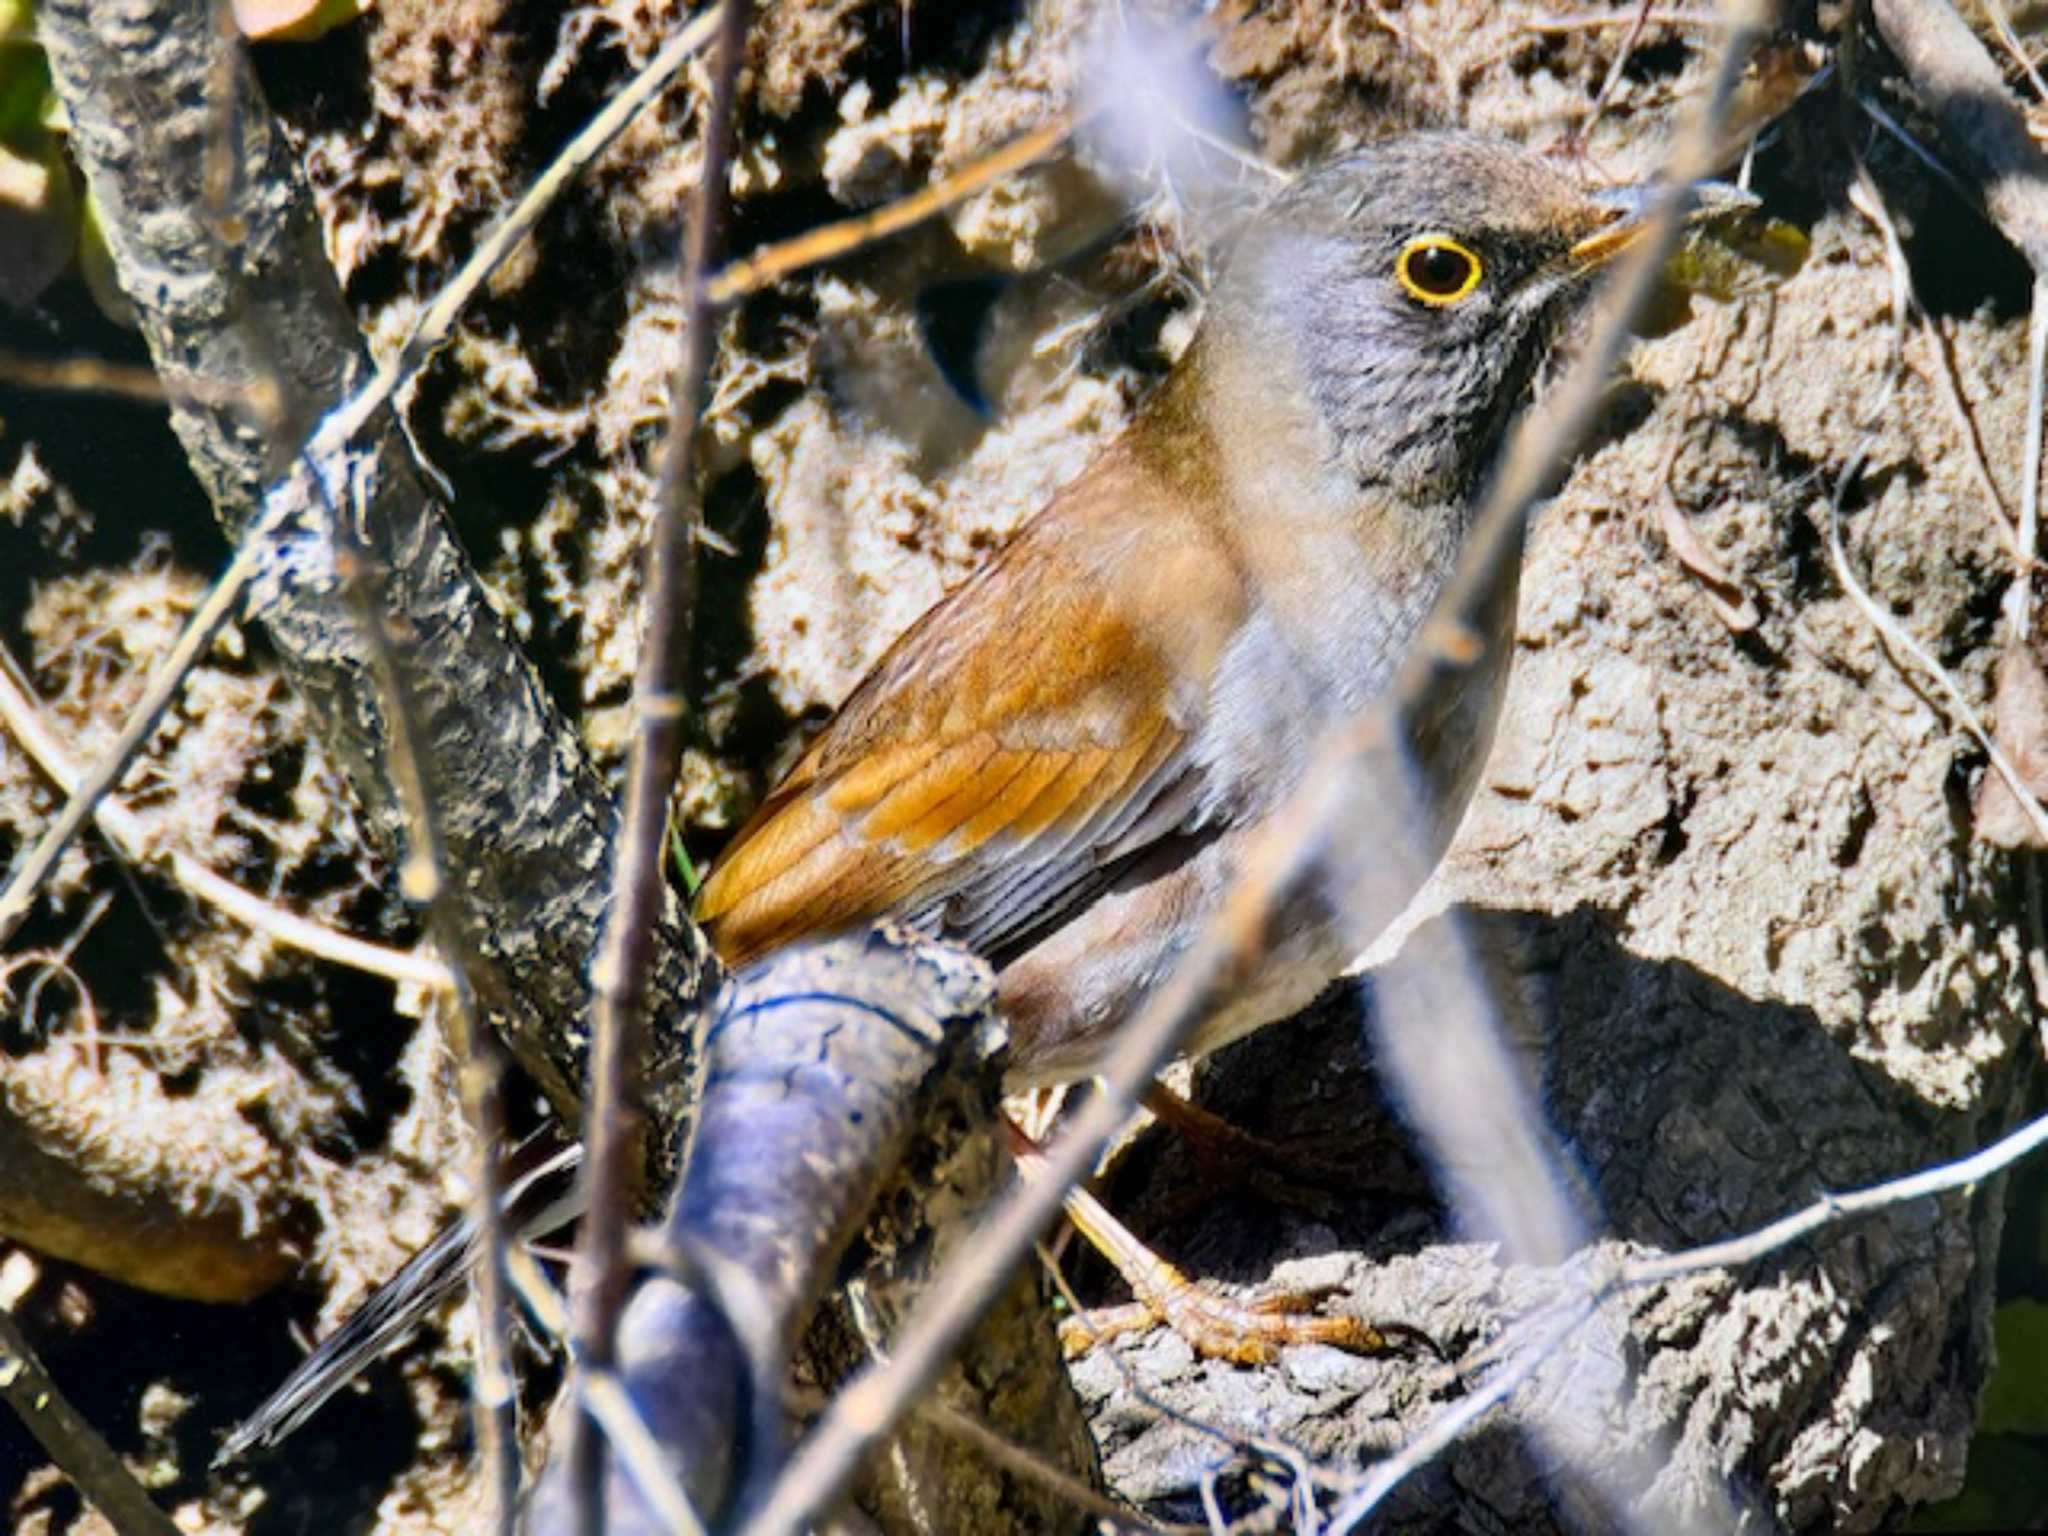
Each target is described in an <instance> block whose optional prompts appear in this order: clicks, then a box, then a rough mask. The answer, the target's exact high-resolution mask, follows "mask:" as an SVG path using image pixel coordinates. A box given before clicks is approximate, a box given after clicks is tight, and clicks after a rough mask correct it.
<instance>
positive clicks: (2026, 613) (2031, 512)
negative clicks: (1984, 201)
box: [2005, 268, 2048, 641]
mask: <svg viewBox="0 0 2048 1536" xmlns="http://www.w3.org/2000/svg"><path fill="white" fill-rule="evenodd" d="M2044 381H2048V270H2042V269H2038V268H2037V269H2036V270H2035V273H2034V294H2033V313H2032V315H2031V316H2030V317H2029V319H2028V322H2027V451H2026V464H2025V466H2024V468H2022V470H2021V471H2020V473H2021V474H2022V475H2023V476H2024V477H2025V479H2024V481H2023V482H2022V484H2021V486H2020V526H2019V536H2018V537H2019V554H2020V568H2019V570H2018V572H2017V573H2016V574H2015V575H2014V576H2013V582H2012V590H2011V591H2010V592H2008V593H2007V594H2006V600H2005V603H2006V608H2005V612H2006V620H2007V622H2008V623H2010V624H2011V625H2012V633H2013V638H2014V639H2015V640H2022V641H2023V640H2025V639H2026V638H2027V633H2028V630H2029V629H2030V628H2031V627H2032V624H2033V615H2034V571H2033V565H2034V557H2035V554H2036V552H2037V551H2038V550H2039V549H2040V547H2041V532H2040V530H2041V428H2042V412H2043V411H2044V410H2048V394H2044V389H2043V385H2044Z"/></svg>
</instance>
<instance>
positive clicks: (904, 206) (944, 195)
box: [706, 117, 1079, 305]
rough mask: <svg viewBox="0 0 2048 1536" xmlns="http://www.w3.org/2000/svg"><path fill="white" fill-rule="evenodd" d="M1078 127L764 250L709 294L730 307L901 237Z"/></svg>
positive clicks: (1065, 124) (1004, 150) (1010, 147)
mask: <svg viewBox="0 0 2048 1536" xmlns="http://www.w3.org/2000/svg"><path fill="white" fill-rule="evenodd" d="M1078 126H1079V123H1078V120H1077V119H1075V118H1072V117H1060V118H1055V119H1054V120H1053V121H1052V122H1049V123H1047V124H1045V125H1044V126H1043V127H1040V128H1033V129H1032V130H1031V131H1030V132H1028V133H1024V134H1020V135H1019V136H1018V137H1016V138H1014V139H1012V140H1011V141H1010V142H1009V143H1007V144H1005V145H1003V146H1002V147H1001V148H999V149H996V150H992V151H991V152H990V153H988V154H987V155H984V156H983V157H982V158H981V159H979V160H976V161H974V162H973V163H972V164H969V165H965V166H962V167H961V168H960V169H959V170H958V171H955V172H954V173H953V174H952V175H950V176H947V177H945V178H944V179H943V180H940V181H935V182H933V183H932V184H931V185H930V186H928V187H920V188H919V189H918V190H917V191H915V192H912V193H910V194H909V195H907V196H905V197H901V198H898V199H897V200H896V201H895V202H893V203H887V204H884V205H883V206H882V207H880V208H877V209H875V210H873V211H872V212H869V213H859V214H855V215H854V216H853V217H852V218H850V219H841V220H839V221H838V222H837V223H833V224H821V225H820V226H818V228H816V229H811V230H806V231H805V232H804V233H803V234H801V235H796V236H793V237H791V238H790V239H788V240H784V241H781V242H779V243H777V244H775V245H770V246H764V247H763V248H762V249H760V250H758V251H755V252H754V253H753V254H751V255H749V256H744V257H742V258H740V259H739V260H738V261H734V262H731V263H729V264H728V265H727V266H726V267H725V268H723V269H722V270H721V271H720V272H719V273H718V275H717V276H716V277H714V278H713V279H712V280H711V283H710V285H709V287H708V289H707V290H706V292H707V295H708V297H709V298H710V301H711V302H712V303H713V304H715V305H726V304H730V303H732V302H733V301H734V300H735V299H743V298H745V297H746V296H747V295H748V294H750V293H758V292H760V291H761V290H762V289H763V288H766V287H767V286H768V285H769V284H770V283H773V282H777V281H779V280H780V279H782V278H785V277H788V276H789V275H790V274H791V273H793V272H798V271H801V270H802V269H803V268H805V267H814V266H816V265H817V264H818V263H819V262H821V261H831V260H833V259H834V258H836V257H840V256H844V255H846V254H847V253H849V252H851V251H857V250H859V249H861V248H862V247H863V246H868V245H873V244H874V243H875V242H876V241H878V240H883V239H886V238H887V237H888V236H890V235H895V234H900V233H902V232H903V231H904V230H906V229H909V228H911V227H912V226H913V225H916V224H921V223H923V222H924V221H925V220H926V219H929V218H931V217H933V216H934V215H936V214H940V213H943V212H945V211H946V210H947V209H948V208H950V207H952V206H953V205H954V204H955V203H957V202H959V201H961V200H962V199H963V198H967V197H971V196H973V195H974V194H975V193H976V192H979V191H980V190H981V189H982V188H983V187H985V186H988V185H989V184H990V183H991V182H995V181H1000V180H1001V179H1002V178H1003V177H1005V176H1008V175H1009V174H1010V173H1011V172H1013V171H1021V170H1022V169H1024V167H1025V166H1027V165H1031V164H1033V163H1035V162H1036V161H1039V160H1043V159H1044V158H1045V157H1046V156H1047V155H1049V154H1051V153H1052V152H1053V151H1054V150H1055V149H1057V148H1059V147H1060V145H1062V144H1064V143H1065V142H1066V141H1067V139H1068V137H1069V136H1070V135H1072V133H1073V132H1074V130H1075V128H1076V127H1078Z"/></svg>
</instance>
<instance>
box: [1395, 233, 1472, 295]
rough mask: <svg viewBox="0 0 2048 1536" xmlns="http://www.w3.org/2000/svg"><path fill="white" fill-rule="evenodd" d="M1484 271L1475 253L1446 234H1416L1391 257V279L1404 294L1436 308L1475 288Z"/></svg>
mask: <svg viewBox="0 0 2048 1536" xmlns="http://www.w3.org/2000/svg"><path fill="white" fill-rule="evenodd" d="M1484 271H1485V269H1484V267H1483V266H1482V265H1481V264H1480V260H1479V256H1478V254H1477V253H1476V252H1475V251H1473V250H1472V249H1471V248H1470V247H1469V246H1464V245H1460V244H1459V243H1458V242H1457V241H1455V240H1453V239H1452V238H1451V237H1450V236H1449V235H1417V236H1416V237H1415V238H1414V239H1413V240H1410V241H1409V242H1408V243H1407V244H1406V245H1404V246H1402V247H1401V254H1400V255H1398V256H1396V257H1395V258H1394V278H1395V280H1396V281H1397V282H1399V283H1400V285H1401V286H1402V287H1403V288H1404V289H1406V290H1407V292H1408V297H1410V298H1411V299H1419V300H1421V301H1422V302H1423V303H1424V304H1430V305H1434V306H1436V307H1438V308H1441V307H1442V306H1444V305H1446V304H1455V303H1457V302H1458V300H1460V299H1462V298H1464V297H1465V296H1466V295H1467V294H1469V293H1470V292H1471V291H1472V290H1473V289H1474V288H1477V287H1478V286H1479V279H1480V277H1481V275H1482V274H1483V273H1484Z"/></svg>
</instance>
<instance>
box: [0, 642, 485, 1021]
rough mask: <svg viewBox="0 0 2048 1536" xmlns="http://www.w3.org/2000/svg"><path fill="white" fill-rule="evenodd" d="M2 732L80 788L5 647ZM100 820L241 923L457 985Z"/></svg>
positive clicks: (397, 974) (109, 809)
mask: <svg viewBox="0 0 2048 1536" xmlns="http://www.w3.org/2000/svg"><path fill="white" fill-rule="evenodd" d="M0 726H4V727H5V728H6V730H7V731H8V733H9V734H10V735H12V736H13V737H14V739H15V740H16V741H18V742H20V743H21V745H22V749H23V750H24V751H25V752H27V753H28V755H29V756H30V757H31V758H33V759H34V760H35V763H36V765H37V766H38V767H39V768H41V769H42V770H43V772H44V773H45V774H46V775H48V777H49V779H50V781H51V782H52V783H54V784H55V785H56V786H57V788H58V789H59V790H61V791H63V792H64V793H66V794H69V793H71V792H72V790H73V788H74V786H76V784H77V783H78V777H79V769H78V764H77V761H76V760H75V759H74V758H73V757H72V756H71V754H70V751H69V750H68V749H67V748H66V747H65V746H64V744H63V743H62V742H60V741H59V740H58V739H57V737H56V734H55V733H54V732H53V731H52V730H51V729H50V726H49V722H48V721H47V719H45V717H44V715H43V712H42V709H41V707H40V706H39V705H38V704H37V702H36V699H35V695H34V694H33V693H32V692H31V691H30V689H29V685H28V682H27V679H26V678H24V677H23V676H22V674H21V669H20V667H19V665H18V664H17V663H16V662H15V660H14V657H13V656H12V655H11V654H9V653H8V652H7V651H6V649H5V648H4V647H0ZM92 814H93V820H94V821H95V822H96V823H97V824H98V826H99V829H100V831H101V832H103V833H104V834H105V835H106V837H107V839H108V841H109V842H111V843H112V844H113V845H114V847H115V848H116V850H118V851H119V852H120V853H121V855H122V856H123V857H124V858H127V859H130V860H132V861H134V862H136V863H148V862H151V861H152V860H153V859H155V858H162V859H163V861H164V863H165V864H167V865H168V866H169V868H170V873H171V878H172V879H173V880H175V881H176V882H177V884H178V886H179V888H180V889H181V890H184V891H186V892H188V893H189V894H190V895H192V896H193V897H194V898H195V899H197V900H199V901H203V902H205V903H206V904H207V905H208V906H211V907H214V908H216V909H217V910H219V911H220V912H223V913H225V914H226V915H227V916H229V917H231V918H233V919H234V920H235V921H236V922H239V923H241V924H243V925H244V926H246V927H248V928H250V929H252V930H254V931H255V932H257V933H260V934H262V935H263V936H264V937H266V938H268V939H270V940H271V941H272V942H273V943H276V944H281V945H284V946H286V947H287V948H290V949H296V950H299V951H300V952H301V953H304V954H308V955H312V956H314V957H315V958H316V959H320V960H326V961H330V962H331V963H333V964H335V965H345V966H347V967H349V968H350V969H351V970H357V971H362V972H364V973H366V974H368V975H371V976H382V977H384V978H385V979H386V980H388V981H395V982H400V983H403V984H406V985H410V986H416V987H425V988H427V989H428V990H430V991H434V992H440V991H445V990H446V989H447V988H448V987H449V985H450V984H451V983H450V980H449V975H448V967H447V966H445V965H443V964H442V963H441V962H440V961H439V960H438V959H436V958H435V957H434V956H433V955H432V954H429V953H424V952H422V951H419V950H408V949H393V948H391V947H390V946H389V945H385V944H372V943H371V942H370V941H369V940H367V939H358V938H355V937H353V936H352V935H350V934H346V933H340V932H337V931H336V930H334V929H332V928H329V927H327V926H326V925H325V924H323V923H316V922H314V921H312V920H311V919H310V918H305V917H301V916H300V915H299V914H298V913H296V912H291V911H288V910H286V909H285V908H283V907H280V906H278V905H277V904H276V903H275V902H271V901H266V900H264V899H263V898H262V897H261V896H258V895H257V894H256V893H255V892H254V891H252V890H250V889H248V888H247V887H246V886H241V885H237V884H236V883H235V882H234V881H232V880H230V879H228V878H227V876H225V875H223V874H221V873H220V872H219V871H218V870H215V869H212V868H210V867H209V866H208V865H206V864H205V863H203V862H201V861H200V860H199V859H196V858H194V857H193V856H192V855H191V854H189V853H185V852H183V851H182V850H178V849H172V850H170V851H168V852H164V853H158V852H153V851H152V849H151V846H150V841H151V840H150V836H149V834H148V832H147V831H146V830H145V829H144V827H143V824H142V818H141V817H139V816H137V815H136V814H135V812H134V811H132V810H130V809H129V808H128V806H127V805H126V804H124V803H123V802H122V801H120V800H118V799H116V798H114V797H113V796H112V795H109V796H107V797H105V798H104V799H102V800H100V801H99V802H98V803H97V804H95V805H94V807H93V813H92Z"/></svg>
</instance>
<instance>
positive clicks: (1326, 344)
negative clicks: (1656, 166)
mask: <svg viewBox="0 0 2048 1536" xmlns="http://www.w3.org/2000/svg"><path fill="white" fill-rule="evenodd" d="M1646 201H1647V199H1646V197H1645V195H1644V192H1643V189H1637V188H1630V189H1623V190H1618V191H1607V192H1588V191H1586V190H1585V189H1583V188H1581V187H1580V186H1579V185H1578V184H1577V183H1576V182H1574V181H1573V180H1572V179H1571V178H1570V177H1568V176H1566V175H1565V174H1564V173H1562V172H1561V171H1559V170H1558V169H1557V168H1556V167H1554V166H1553V165H1551V164H1550V163H1549V162H1548V161H1545V160H1544V159H1542V158H1541V157H1539V156H1537V155H1535V154H1533V153H1531V152H1530V151H1528V150H1524V149H1521V148H1518V147H1516V146H1514V145H1512V144H1508V143H1505V142H1502V141H1500V140H1495V139H1486V138H1480V137H1477V136H1474V135H1471V134H1464V133H1422V134H1414V135H1410V136H1407V137H1403V138H1398V139H1391V140H1388V141H1386V142H1384V143H1381V144H1377V145H1374V146H1372V147H1371V148H1368V149H1365V150H1362V151H1359V152H1357V153H1355V154H1352V155H1349V156H1347V157H1345V158H1343V159H1340V160H1336V161H1333V162H1330V163H1328V164H1326V165H1323V166H1320V167H1318V168H1317V169H1315V170H1313V171H1310V172H1307V173H1306V174H1304V175H1303V176H1301V177H1300V178H1299V179H1298V180H1296V181H1295V182H1294V183H1293V184H1292V185H1290V186H1289V187H1288V188H1287V189H1286V190H1285V191H1284V192H1282V193H1280V194H1279V195H1278V196H1277V197H1276V198H1275V199H1274V200H1273V202H1272V203H1271V204H1269V205H1268V206H1267V208H1266V209H1264V210H1263V211H1262V212H1261V213H1260V214H1259V215H1258V216H1256V217H1254V218H1253V219H1251V220H1250V221H1249V222H1248V224H1247V226H1246V227H1245V229H1244V231H1243V232H1242V234H1241V235H1240V236H1239V238H1238V240H1237V242H1236V244H1235V245H1234V247H1233V248H1232V249H1231V250H1230V252H1229V253H1228V254H1227V256H1226V257H1225V261H1224V265H1223V269H1222V272H1221V274H1220V275H1219V277H1218V279H1217V283H1216V287H1215V290H1214V292H1213V293H1212V295H1211V298H1210V304H1209V308H1208V311H1207V314H1206V316H1205V319H1204V331H1205V333H1206V332H1215V333H1217V335H1216V337H1215V339H1213V340H1212V341H1211V342H1210V343H1209V350H1210V351H1211V353H1212V354H1214V353H1215V352H1216V351H1218V350H1225V351H1227V354H1228V355H1229V356H1230V357H1231V358H1233V359H1234V360H1236V361H1237V362H1238V363H1239V364H1245V365H1249V366H1250V367H1252V368H1254V369H1261V368H1263V369H1267V370H1284V371H1285V372H1288V373H1291V374H1292V375H1293V376H1294V377H1295V378H1297V379H1298V380H1299V381H1300V383H1301V385H1302V387H1303V391H1304V393H1305V395H1306V396H1307V399H1308V400H1309V402H1310V403H1311V405H1312V407H1313V410H1314V414H1315V416H1316V418H1317V419H1318V420H1319V421H1320V423H1321V424H1322V426H1323V428H1324V429H1325V430H1324V431H1323V432H1322V433H1321V434H1320V435H1321V437H1322V438H1323V445H1324V451H1325V454H1326V456H1327V458H1328V460H1329V462H1328V463H1327V464H1326V465H1325V466H1324V467H1325V468H1326V469H1327V470H1329V471H1330V472H1331V473H1333V474H1335V475H1338V476H1342V477H1344V478H1345V479H1347V480H1349V481H1350V482H1351V483H1353V484H1356V485H1358V486H1360V487H1362V488H1363V487H1382V488H1385V489H1388V490H1391V491H1393V492H1394V493H1395V494H1397V495H1399V496H1400V497H1401V498H1402V499H1403V500H1404V501H1406V502H1408V503H1410V504H1416V505H1428V504H1440V503H1445V502H1462V501H1463V500H1465V499H1466V498H1467V497H1468V496H1469V494H1470V492H1471V489H1472V486H1473V484H1474V482H1475V480H1476V479H1477V478H1478V476H1479V474H1480V472H1481V471H1482V470H1483V469H1484V467H1485V465H1486V463H1487V461H1488V457H1489V455H1490V453H1491V451H1492V449H1493V447H1494V446H1495V444H1496V443H1497V442H1498V440H1499V438H1500V435H1501V432H1502V429H1503V428H1504V426H1505V424H1506V421H1507V418H1508V416H1509V414H1510V413H1511V412H1512V411H1513V410H1514V409H1515V408H1516V407H1517V406H1518V405H1520V404H1521V403H1522V401H1523V400H1524V399H1525V398H1526V396H1527V395H1528V392H1529V389H1530V387H1531V384H1532V382H1533V381H1534V379H1535V377H1536V375H1537V372H1538V370H1539V369H1540V368H1541V367H1542V364H1543V361H1544V359H1545V358H1546V356H1547V355H1548V354H1549V352H1550V350H1551V348H1552V346H1553V345H1554V343H1555V342H1556V341H1557V339H1558V336H1559V334H1560V332H1561V331H1562V330H1563V328H1564V326H1565V324H1566V322H1567V321H1568V320H1570V319H1571V317H1572V316H1573V315H1574V314H1575V313H1576V312H1577V311H1578V310H1579V309H1580V307H1581V306H1582V302H1583V300H1584V298H1585V297H1586V295H1587V294H1588V293H1589V292H1590V290H1591V286H1592V283H1591V280H1592V278H1593V277H1594V276H1595V275H1596V274H1597V273H1598V272H1599V271H1600V270H1601V268H1602V267H1604V266H1605V265H1606V264H1607V262H1608V261H1610V260H1611V259H1612V258H1613V257H1614V256H1616V255H1617V254H1619V253H1620V252H1621V251H1622V250H1624V249H1625V248H1626V247H1627V246H1628V245H1629V244H1630V243H1631V242H1632V241H1633V239H1634V238H1635V237H1636V236H1637V235H1639V234H1640V233H1642V231H1643V230H1644V229H1645V228H1646V227H1647V221H1646V219H1645V218H1644V216H1643V210H1644V207H1645V204H1646ZM1219 341H1220V342H1223V343H1224V346H1223V348H1221V349H1219V348H1218V346H1217V342H1219Z"/></svg>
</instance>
